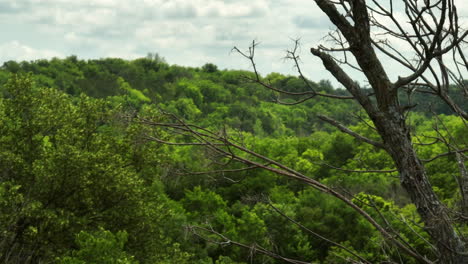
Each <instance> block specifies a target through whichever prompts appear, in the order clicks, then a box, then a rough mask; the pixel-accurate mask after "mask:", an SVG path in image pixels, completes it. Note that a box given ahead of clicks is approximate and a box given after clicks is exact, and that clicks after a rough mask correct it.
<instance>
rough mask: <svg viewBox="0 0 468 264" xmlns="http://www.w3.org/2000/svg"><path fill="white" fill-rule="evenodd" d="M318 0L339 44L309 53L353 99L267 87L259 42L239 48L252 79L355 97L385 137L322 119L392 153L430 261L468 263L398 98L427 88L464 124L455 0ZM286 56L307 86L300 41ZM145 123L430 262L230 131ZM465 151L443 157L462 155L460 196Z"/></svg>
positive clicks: (461, 34) (467, 250)
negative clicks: (364, 224) (312, 199)
mask: <svg viewBox="0 0 468 264" xmlns="http://www.w3.org/2000/svg"><path fill="white" fill-rule="evenodd" d="M315 2H316V4H317V5H318V7H319V8H320V9H321V10H322V11H323V12H324V14H325V15H326V16H327V17H328V18H329V20H330V21H331V22H332V23H333V24H334V25H335V26H336V31H334V32H331V33H330V37H331V38H332V40H333V41H334V43H335V45H333V46H332V47H324V46H318V47H317V48H311V49H310V51H311V53H312V54H313V55H314V56H316V57H317V58H319V59H320V60H321V61H322V63H323V66H324V67H325V68H326V69H327V70H328V71H329V72H330V73H331V74H332V75H333V76H334V78H335V79H336V80H337V81H338V82H339V83H340V84H341V85H342V86H343V87H344V88H345V89H346V90H347V91H348V92H349V94H350V96H338V95H332V94H323V93H319V92H316V91H314V89H313V87H312V86H311V85H308V87H309V89H310V90H309V91H306V92H288V91H283V90H280V89H278V88H276V87H273V86H271V85H269V83H268V81H266V80H263V79H262V78H261V77H260V75H259V74H258V72H257V69H256V65H255V62H254V54H255V46H256V44H255V42H254V43H253V45H252V46H251V47H250V48H249V51H247V52H242V51H241V50H239V49H237V48H234V49H235V50H236V51H238V52H239V53H240V54H242V55H243V56H244V57H246V58H247V59H249V60H250V61H251V62H252V65H253V69H254V72H255V77H254V78H251V80H252V81H254V82H256V83H259V84H261V85H262V86H264V87H266V88H268V89H272V90H274V91H275V92H278V93H285V94H287V95H289V96H299V97H300V99H298V101H297V102H295V103H301V102H303V101H305V100H310V99H313V98H315V97H322V96H323V97H330V98H335V99H338V100H355V101H356V102H357V103H358V104H359V105H360V106H361V107H362V109H363V110H364V111H365V112H366V113H367V115H368V116H369V118H370V120H372V122H373V126H374V127H375V129H376V131H377V132H378V134H379V135H380V141H375V140H371V139H369V138H366V137H364V136H362V135H359V134H357V133H355V132H353V131H351V130H350V129H348V128H347V127H345V126H343V125H342V124H340V123H339V122H337V121H335V120H333V119H332V118H330V117H327V116H320V117H319V118H320V119H321V120H323V121H324V122H327V123H329V124H331V125H333V126H335V127H336V128H338V129H339V130H341V131H342V132H344V133H347V134H349V135H351V136H353V137H355V138H356V139H358V140H361V141H363V142H365V143H367V144H371V145H373V146H374V147H376V148H380V149H383V150H385V151H386V152H387V153H388V154H389V155H390V156H391V158H392V159H393V161H394V164H395V168H396V169H397V171H398V173H399V178H400V182H401V186H402V187H403V188H404V189H405V190H406V192H407V193H408V195H409V197H410V199H411V201H412V202H413V203H414V204H415V205H416V208H417V212H418V213H419V215H420V216H421V219H422V221H423V222H424V227H425V230H426V231H427V233H428V234H429V235H430V237H431V239H432V243H433V244H434V245H435V248H436V255H437V258H438V259H437V260H432V261H435V262H438V263H468V246H467V245H466V244H465V241H463V239H462V238H461V234H459V233H458V230H457V229H456V227H455V223H454V216H453V214H452V213H451V212H450V211H449V210H448V209H447V207H446V206H445V205H444V204H443V203H442V202H441V200H440V199H439V198H438V197H437V195H436V194H435V192H434V190H433V188H432V186H431V183H430V182H429V177H428V175H427V172H426V169H425V166H424V163H423V161H422V160H421V159H420V158H419V157H418V155H417V153H416V150H415V147H414V143H413V135H411V131H410V127H409V124H408V120H407V112H408V111H410V110H411V108H412V106H411V105H402V104H400V100H399V96H400V94H401V93H399V91H401V90H406V91H407V92H408V94H409V93H424V94H429V95H432V96H437V97H438V98H439V99H440V100H442V101H443V102H444V103H446V104H447V105H448V106H449V107H450V108H451V109H452V111H453V112H454V113H455V114H456V115H458V116H459V117H460V118H462V119H463V120H464V122H465V124H466V122H467V120H468V113H467V112H466V111H465V110H464V109H462V107H460V106H459V105H457V104H456V103H455V101H454V100H453V99H452V98H451V96H450V95H451V91H450V89H452V88H453V87H456V88H457V89H459V90H461V91H462V92H464V94H465V96H468V87H467V86H466V85H467V83H466V81H465V80H464V75H466V73H467V72H468V62H467V59H466V57H465V54H464V47H465V48H466V44H467V42H466V41H465V37H466V36H467V34H468V32H467V30H466V29H464V28H462V25H460V24H459V19H458V13H457V8H456V5H455V3H454V0H438V1H428V0H425V1H420V0H401V1H392V0H387V1H378V0H367V1H366V0H315ZM395 41H397V42H399V43H402V42H403V43H404V44H405V45H406V46H407V47H408V50H407V51H401V50H399V49H398V48H396V47H395V46H394V45H393V43H394V42H395ZM378 55H379V56H378ZM288 57H289V58H290V59H292V60H293V61H294V62H295V63H296V66H297V69H298V71H299V74H300V77H302V79H303V80H304V82H305V83H306V84H308V81H307V79H306V78H305V77H304V75H303V74H302V71H301V69H300V67H299V63H298V61H299V57H298V54H297V42H296V46H295V47H294V49H293V50H291V51H289V52H288ZM350 58H352V59H350ZM384 60H385V61H388V60H391V61H392V63H396V64H398V65H400V67H401V68H404V69H406V70H407V71H404V72H410V74H408V75H406V76H402V75H403V74H404V72H402V74H401V75H400V76H398V77H397V78H396V79H395V80H391V78H390V77H389V70H388V69H386V67H385V65H384V63H383V61H384ZM345 69H352V70H357V71H360V72H361V73H362V74H363V75H364V76H365V78H366V80H367V82H368V85H369V87H370V89H371V91H372V92H371V93H368V91H369V89H364V87H362V86H360V85H359V84H358V83H357V82H356V81H355V80H353V79H352V78H351V77H350V76H351V75H350V74H349V73H347V71H345ZM278 102H279V103H280V101H278ZM293 104H294V103H293ZM143 122H146V123H149V124H151V125H156V126H160V127H165V128H170V129H172V130H177V131H179V132H178V133H184V134H187V135H191V137H192V138H193V139H194V140H195V142H193V143H183V144H194V145H203V146H206V147H209V148H211V149H212V150H214V151H215V152H216V153H219V154H220V155H223V156H225V157H230V158H231V159H232V160H235V161H238V162H241V163H244V164H246V165H248V167H247V168H262V169H266V170H270V171H272V172H274V173H277V174H280V175H283V176H286V177H291V178H294V179H297V180H299V181H302V182H303V183H305V184H307V185H310V186H312V187H314V188H316V189H318V190H320V191H323V192H325V193H328V194H330V195H333V196H335V197H337V198H338V199H340V200H342V201H343V202H344V203H345V204H346V205H347V206H350V207H352V208H353V209H355V210H356V211H358V212H359V213H360V214H361V215H362V216H363V217H364V218H366V219H367V220H368V221H369V222H370V223H372V224H373V225H374V227H375V228H376V229H377V230H379V231H380V232H381V234H382V235H383V236H384V237H385V238H387V239H389V240H390V241H391V242H392V243H393V244H394V245H395V246H396V247H398V248H400V249H401V250H402V251H404V252H406V253H407V254H409V255H410V256H412V257H414V258H416V259H417V260H418V261H419V262H421V263H432V261H431V260H428V259H427V258H426V257H425V256H421V255H420V254H418V252H415V251H414V250H413V249H411V248H409V247H408V246H406V245H407V244H405V242H404V241H402V240H401V239H400V238H398V236H397V235H396V234H390V233H389V232H388V231H387V230H385V229H384V228H382V227H381V226H380V225H379V224H378V223H377V222H376V221H375V220H374V219H372V218H371V217H370V216H369V215H368V214H367V213H366V212H364V211H363V210H362V209H360V208H359V207H357V206H355V205H354V204H353V203H352V202H351V201H350V200H348V199H347V198H346V197H344V196H343V195H341V194H340V193H339V192H336V191H335V190H333V189H331V188H329V187H327V186H325V185H323V184H321V183H320V182H318V181H315V180H313V179H311V178H309V177H306V176H304V175H302V174H300V173H298V172H297V171H294V170H292V169H290V168H288V167H286V166H284V165H282V164H280V163H277V162H275V161H273V160H270V159H268V158H267V157H263V156H261V155H259V154H257V153H255V152H253V151H250V150H249V149H246V148H244V147H243V146H242V145H241V144H237V143H236V142H233V141H232V140H230V139H229V137H227V136H226V135H225V133H223V135H219V134H216V133H211V132H209V131H207V130H204V129H203V128H199V127H196V126H191V125H188V124H185V123H184V122H181V121H180V120H178V121H177V122H176V123H168V124H163V123H151V121H148V120H143ZM467 127H468V126H467ZM152 139H153V140H157V141H160V142H162V143H166V144H179V143H171V142H166V141H164V140H161V139H158V138H157V137H156V138H152ZM440 140H441V139H440ZM234 150H235V151H234ZM236 151H241V152H243V153H246V154H248V155H250V156H251V157H253V158H252V159H248V158H245V157H244V156H240V155H238V154H235V153H237V152H236ZM466 151H467V150H466V149H460V148H456V147H453V146H451V147H450V152H449V153H447V154H443V155H455V156H456V158H457V160H458V164H459V167H460V172H461V176H460V181H459V184H460V188H461V190H462V192H461V193H462V194H463V196H465V195H466V192H467V190H468V187H467V186H466V185H467V184H468V182H467V180H466V178H467V176H466V167H465V165H464V161H465V160H466V159H467V158H466V154H465V153H466ZM464 202H465V201H464ZM465 206H466V205H465Z"/></svg>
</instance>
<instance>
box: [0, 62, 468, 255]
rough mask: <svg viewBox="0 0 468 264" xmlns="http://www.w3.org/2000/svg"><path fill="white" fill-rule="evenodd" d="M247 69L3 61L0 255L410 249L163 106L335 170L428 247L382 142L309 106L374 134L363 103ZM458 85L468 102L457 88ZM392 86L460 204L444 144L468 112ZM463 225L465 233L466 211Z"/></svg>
mask: <svg viewBox="0 0 468 264" xmlns="http://www.w3.org/2000/svg"><path fill="white" fill-rule="evenodd" d="M253 75H254V73H252V72H248V71H237V70H220V69H218V68H217V66H216V65H213V64H210V63H208V64H205V65H203V66H202V67H200V68H189V67H183V66H177V65H170V64H168V63H167V62H165V60H164V59H163V58H162V57H160V56H158V55H157V54H149V55H148V56H147V57H146V58H140V59H135V60H124V59H117V58H107V59H99V60H81V59H78V58H77V57H76V56H70V57H68V58H65V59H57V58H54V59H51V60H37V61H30V62H26V61H23V62H15V61H9V62H6V63H4V64H3V66H2V67H1V68H0V146H1V148H0V262H2V263H61V264H65V263H66V264H72V263H73V264H78V263H96V264H97V263H141V264H143V263H181V264H183V263H200V264H201V263H206V264H208V263H216V264H241V263H288V262H289V263H306V262H291V261H288V260H294V259H301V260H306V261H308V262H307V263H349V262H351V259H361V260H365V261H367V263H383V262H385V261H392V260H395V259H398V260H399V261H400V262H401V263H416V260H415V259H414V258H411V257H409V256H408V255H405V254H402V253H401V252H400V251H399V250H398V249H396V248H395V247H393V246H391V245H390V244H389V243H388V241H387V240H386V239H385V238H384V237H382V235H381V234H380V233H379V232H378V231H377V230H375V228H374V227H373V226H372V225H371V224H370V223H369V222H368V221H366V220H365V219H363V217H362V216H361V215H359V214H358V213H357V212H356V211H355V210H353V209H351V208H350V207H348V206H344V205H343V203H342V201H340V200H338V199H336V198H334V197H332V196H328V195H325V194H323V193H321V192H319V191H317V190H315V189H312V188H308V187H306V186H305V185H304V184H301V183H300V182H297V181H294V180H291V179H288V178H284V177H281V176H279V175H276V174H273V173H271V172H268V171H265V170H261V169H258V168H257V169H251V170H244V169H242V168H243V167H242V166H240V165H239V164H238V163H236V162H230V160H229V159H225V158H221V157H218V156H217V155H216V153H212V152H210V151H209V150H207V149H206V148H203V147H202V146H198V145H196V144H193V145H186V144H181V145H179V144H177V142H186V141H187V135H184V134H178V133H176V131H173V132H171V130H167V129H161V127H159V126H154V125H153V123H158V122H159V123H160V122H166V121H170V118H169V117H168V115H174V116H177V117H178V118H180V119H182V120H184V122H186V123H190V124H195V125H197V126H199V127H203V128H204V129H208V130H210V131H217V133H229V134H230V135H231V136H232V138H235V140H237V141H238V142H241V144H242V145H243V146H246V147H247V148H249V149H252V150H254V151H255V152H256V153H260V154H261V155H264V156H266V157H269V158H270V159H272V160H275V161H278V162H280V163H281V164H285V165H286V166H288V167H290V168H293V169H294V170H296V171H298V172H300V173H302V174H304V175H307V177H310V178H311V179H314V180H318V181H320V182H322V183H325V184H327V185H328V186H333V187H334V189H336V190H339V191H340V193H341V194H342V195H344V196H346V197H349V199H352V201H353V203H355V204H356V205H357V206H358V207H360V208H362V209H363V210H364V211H366V212H367V213H368V214H369V215H371V216H372V217H373V218H374V219H376V220H377V221H378V222H379V224H380V225H381V226H384V227H385V228H386V229H388V230H396V231H397V232H396V233H398V234H399V236H401V237H402V240H405V241H408V247H410V248H412V249H415V250H416V251H417V252H419V253H420V254H422V255H425V256H429V257H434V254H435V253H434V250H433V246H432V245H431V243H430V242H429V241H430V238H429V236H428V234H427V233H426V231H425V230H424V224H423V223H422V222H421V219H420V217H419V215H418V213H417V212H416V208H415V206H414V204H413V203H411V201H410V199H409V197H408V195H407V193H406V192H405V191H404V190H403V189H402V188H401V187H400V180H399V178H398V172H397V171H396V170H395V167H394V163H393V162H392V160H391V158H390V156H389V155H388V154H387V153H386V152H384V151H383V150H381V149H378V148H375V147H373V146H371V145H368V144H364V143H362V142H361V141H359V140H356V139H355V138H353V137H351V136H349V135H347V134H343V133H341V132H340V131H338V130H337V129H336V128H335V127H333V126H331V125H329V124H327V123H324V122H321V121H320V119H319V118H318V115H326V116H331V117H333V118H334V119H335V120H338V121H339V122H341V123H342V124H344V125H346V126H347V127H349V128H351V129H352V130H353V131H356V132H359V133H360V134H362V135H365V136H367V137H368V138H378V134H377V133H376V132H375V128H374V127H373V125H372V124H371V122H370V120H369V117H368V116H367V114H366V113H365V112H363V111H362V110H360V108H359V107H358V105H357V104H356V103H355V102H354V101H353V100H339V101H336V100H334V99H333V98H316V99H314V100H308V101H305V102H303V103H301V104H292V105H285V104H279V103H277V102H279V101H281V102H283V103H286V104H287V103H288V102H291V103H292V102H294V101H295V100H297V98H293V97H294V96H293V95H287V94H281V93H277V92H275V91H274V90H272V89H265V88H264V87H261V86H260V85H259V84H258V83H255V82H252V81H250V80H251V79H252V78H250V77H252V76H253ZM261 78H262V80H264V81H265V82H268V83H269V84H270V85H271V86H272V87H274V88H277V89H281V90H288V91H293V92H297V93H301V92H305V91H307V90H308V89H310V87H311V86H312V87H313V88H314V90H315V91H319V92H323V93H326V94H332V95H340V96H347V95H349V94H348V92H347V91H346V90H344V89H340V88H338V87H332V85H331V83H330V82H329V81H326V80H321V81H318V82H314V81H312V80H304V79H301V78H298V77H294V76H285V75H282V74H279V73H270V74H268V75H266V76H261ZM370 92H371V91H370V90H369V93H370ZM452 97H453V98H455V100H456V102H457V103H458V104H460V105H461V106H462V108H463V109H468V102H467V100H466V97H464V95H463V94H462V91H455V94H452ZM400 98H401V99H402V100H406V101H405V102H403V103H405V104H411V105H412V110H413V111H412V112H410V113H409V116H408V120H409V122H410V125H411V129H412V134H413V135H414V138H413V140H414V141H415V142H414V144H415V148H416V150H417V152H418V154H419V156H420V157H421V158H422V159H423V161H424V162H425V166H426V169H427V171H428V174H429V175H430V182H431V184H432V185H433V187H434V190H435V192H436V194H437V195H438V197H439V198H440V199H441V200H442V201H444V202H445V203H446V204H447V205H448V206H449V208H450V209H453V210H454V211H457V210H459V208H460V206H461V205H460V203H461V202H460V200H461V196H462V194H461V193H460V192H459V188H458V184H459V179H458V178H457V176H456V175H457V172H458V170H459V166H460V165H459V164H457V159H456V158H455V156H454V155H446V154H445V153H447V152H450V149H447V146H449V145H454V146H457V147H458V148H460V149H463V148H466V146H467V144H468V130H467V126H466V124H465V123H464V122H463V120H462V119H460V118H459V117H457V116H456V115H455V114H453V112H452V110H451V109H450V108H448V107H447V106H446V105H445V104H443V103H441V102H440V101H438V100H436V98H435V97H434V96H432V95H430V94H414V95H411V96H410V95H409V94H406V92H405V91H401V95H400ZM299 100H300V98H299ZM437 138H443V139H445V140H446V142H442V141H438V140H434V139H437ZM165 142H166V143H172V144H164V143H165ZM457 228H459V229H460V233H461V234H465V235H468V232H467V226H466V225H465V224H459V225H458V226H457ZM254 249H255V250H254ZM262 250H264V251H265V252H270V255H268V254H262V253H261V252H262ZM259 252H260V253H259ZM272 252H273V253H274V254H277V255H274V256H272V255H271V253H272ZM285 258H287V259H285ZM361 263H362V262H361ZM389 263H390V262H389ZM391 263H393V262H391Z"/></svg>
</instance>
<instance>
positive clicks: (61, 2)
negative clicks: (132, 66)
mask: <svg viewBox="0 0 468 264" xmlns="http://www.w3.org/2000/svg"><path fill="white" fill-rule="evenodd" d="M465 1H466V0H459V2H460V3H463V2H465ZM461 5H465V7H462V9H463V10H462V11H464V12H465V15H466V11H467V8H466V5H468V3H464V4H461ZM0 23H1V25H2V33H1V34H0V64H2V63H3V62H5V61H8V60H35V59H39V58H51V57H61V58H63V57H66V56H69V55H77V56H78V57H79V58H82V59H89V58H104V57H120V58H126V59H133V58H138V57H144V56H145V55H146V54H147V53H148V52H153V53H158V54H159V55H161V56H162V57H164V58H166V60H167V61H168V62H169V63H170V64H178V65H183V66H201V65H203V64H205V63H207V62H211V63H214V64H216V65H218V66H219V67H220V68H222V69H224V68H229V69H250V67H249V63H248V62H247V61H246V60H245V59H243V58H241V56H239V55H238V54H235V53H231V49H232V47H233V46H238V47H239V48H241V49H246V48H247V47H248V46H249V44H250V43H251V41H252V40H254V39H255V40H257V41H258V42H260V46H259V47H258V49H257V55H256V56H257V63H258V65H259V70H260V71H261V73H264V74H266V73H269V72H272V71H275V72H281V73H285V74H289V73H293V72H294V69H293V67H292V64H291V62H288V61H284V60H283V59H282V58H283V57H284V55H285V50H286V49H288V48H291V47H292V45H293V42H292V41H291V39H295V38H301V43H302V52H301V53H300V55H301V58H302V61H303V71H304V72H305V73H306V75H307V76H308V77H309V78H310V79H312V80H315V81H318V80H320V79H331V76H330V75H328V73H326V71H324V70H323V67H322V65H321V63H320V62H319V61H318V60H317V59H314V58H312V55H310V53H309V52H308V51H309V48H310V47H312V46H317V45H318V44H319V43H320V41H321V39H322V38H323V37H324V36H325V35H326V34H327V32H328V31H329V30H330V29H331V28H332V26H331V24H330V23H329V22H328V20H327V19H326V17H325V16H324V15H323V14H322V13H321V11H320V10H319V9H318V8H317V7H316V6H315V4H314V1H312V0H224V1H222V0H75V1H71V0H0Z"/></svg>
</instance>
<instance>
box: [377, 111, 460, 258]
mask: <svg viewBox="0 0 468 264" xmlns="http://www.w3.org/2000/svg"><path fill="white" fill-rule="evenodd" d="M390 109H391V108H390ZM394 115H398V114H393V113H382V117H380V118H379V119H378V120H376V121H377V122H375V123H376V125H377V124H378V126H377V127H378V130H379V133H380V135H381V136H382V139H383V140H384V144H385V146H386V149H387V152H388V153H389V154H390V155H391V157H392V158H393V160H394V162H395V164H396V167H397V168H398V171H399V173H400V182H401V185H402V187H403V188H404V189H405V190H406V191H407V193H408V194H409V196H410V198H411V201H412V202H413V203H414V204H415V205H416V208H417V211H418V213H419V215H420V216H421V219H422V221H423V222H424V225H425V230H426V231H427V232H428V233H429V235H430V236H431V238H432V239H433V241H434V243H435V246H436V247H437V249H438V252H439V254H440V256H439V257H440V259H439V260H440V263H468V256H466V255H465V254H464V253H465V250H466V248H465V244H464V243H463V241H462V240H461V239H460V237H459V236H458V235H457V233H456V231H455V229H454V227H453V225H452V222H451V220H450V216H449V214H448V211H447V208H446V207H445V206H444V205H443V204H442V202H441V201H440V200H439V198H438V197H437V195H436V194H435V193H434V191H433V189H432V186H431V184H430V182H429V180H428V177H427V174H426V170H425V168H424V166H423V164H422V163H421V161H420V160H419V159H418V157H417V155H416V153H415V150H414V148H413V145H412V143H411V138H410V135H409V132H408V129H407V128H406V125H405V123H404V122H401V121H400V119H401V118H398V119H397V120H395V119H394V118H393V116H394Z"/></svg>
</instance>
